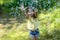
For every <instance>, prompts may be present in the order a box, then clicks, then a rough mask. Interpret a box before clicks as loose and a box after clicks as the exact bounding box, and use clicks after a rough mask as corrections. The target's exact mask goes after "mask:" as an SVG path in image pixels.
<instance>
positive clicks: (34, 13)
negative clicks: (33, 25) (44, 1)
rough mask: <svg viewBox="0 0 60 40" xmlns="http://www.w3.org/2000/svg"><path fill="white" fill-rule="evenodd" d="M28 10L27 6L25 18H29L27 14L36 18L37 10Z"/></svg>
mask: <svg viewBox="0 0 60 40" xmlns="http://www.w3.org/2000/svg"><path fill="white" fill-rule="evenodd" d="M28 12H29V8H27V9H26V14H25V15H26V18H29V16H30V17H32V18H34V19H35V18H37V12H35V10H34V9H33V10H32V13H30V14H28Z"/></svg>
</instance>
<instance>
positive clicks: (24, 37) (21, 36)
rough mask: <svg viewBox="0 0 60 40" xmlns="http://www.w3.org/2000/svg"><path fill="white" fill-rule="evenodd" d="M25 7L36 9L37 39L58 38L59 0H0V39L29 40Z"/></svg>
mask: <svg viewBox="0 0 60 40" xmlns="http://www.w3.org/2000/svg"><path fill="white" fill-rule="evenodd" d="M27 7H34V8H36V9H38V18H37V19H38V20H39V22H40V25H39V31H40V37H39V40H60V0H0V40H30V37H29V32H28V30H27V28H26V18H25V15H24V13H25V9H26V8H27Z"/></svg>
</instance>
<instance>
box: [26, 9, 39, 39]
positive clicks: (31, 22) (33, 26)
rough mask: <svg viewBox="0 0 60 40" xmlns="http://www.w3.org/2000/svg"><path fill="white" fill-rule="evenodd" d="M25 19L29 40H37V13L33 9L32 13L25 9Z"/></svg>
mask: <svg viewBox="0 0 60 40" xmlns="http://www.w3.org/2000/svg"><path fill="white" fill-rule="evenodd" d="M25 15H26V17H27V28H28V30H29V31H30V37H31V40H38V37H39V30H38V24H39V22H38V20H37V19H36V18H37V12H35V10H34V9H33V11H32V12H30V10H29V8H27V11H26V14H25Z"/></svg>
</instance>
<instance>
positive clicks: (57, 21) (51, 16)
mask: <svg viewBox="0 0 60 40" xmlns="http://www.w3.org/2000/svg"><path fill="white" fill-rule="evenodd" d="M38 20H39V22H40V25H39V31H40V37H39V38H40V39H39V40H60V9H55V10H52V11H51V12H48V11H46V12H41V13H40V14H39V16H38ZM4 33H5V34H4ZM1 34H2V36H1V38H0V40H30V38H29V31H28V30H27V29H26V22H25V23H14V24H12V29H10V30H8V28H5V30H4V31H2V32H1Z"/></svg>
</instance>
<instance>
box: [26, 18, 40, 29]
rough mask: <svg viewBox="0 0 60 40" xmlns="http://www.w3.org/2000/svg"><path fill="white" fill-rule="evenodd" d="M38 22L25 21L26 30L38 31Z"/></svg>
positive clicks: (32, 20) (33, 20)
mask: <svg viewBox="0 0 60 40" xmlns="http://www.w3.org/2000/svg"><path fill="white" fill-rule="evenodd" d="M38 26H39V21H38V20H37V19H30V20H27V28H28V30H36V29H38Z"/></svg>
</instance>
